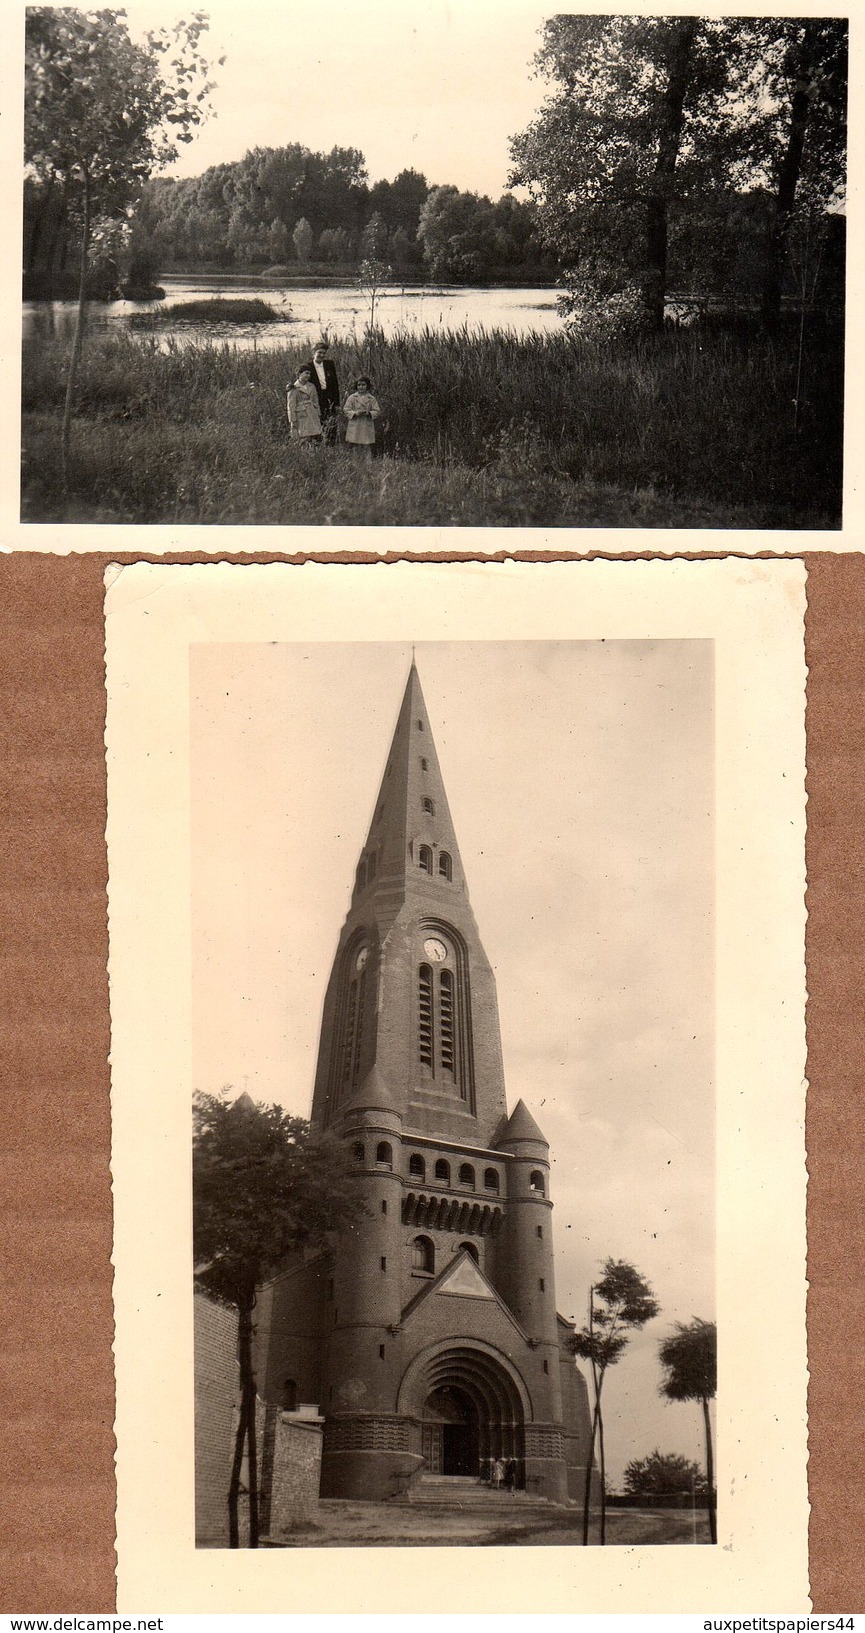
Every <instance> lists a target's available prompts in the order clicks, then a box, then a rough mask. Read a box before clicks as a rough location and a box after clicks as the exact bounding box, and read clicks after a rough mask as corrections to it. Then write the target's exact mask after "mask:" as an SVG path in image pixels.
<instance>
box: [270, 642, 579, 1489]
mask: <svg viewBox="0 0 865 1633" xmlns="http://www.w3.org/2000/svg"><path fill="white" fill-rule="evenodd" d="M312 1125H313V1127H314V1128H315V1129H318V1130H324V1129H327V1130H330V1131H332V1132H333V1133H335V1134H336V1135H337V1136H338V1138H339V1139H340V1140H342V1141H343V1142H344V1144H345V1148H346V1155H347V1158H348V1161H349V1162H350V1164H351V1170H352V1173H353V1174H354V1175H355V1176H356V1183H357V1186H358V1187H359V1189H360V1190H361V1192H362V1194H363V1196H364V1199H365V1201H366V1205H367V1212H366V1214H365V1216H364V1217H363V1219H362V1220H361V1222H360V1224H359V1225H358V1226H356V1227H355V1228H354V1229H353V1230H352V1231H351V1232H350V1233H346V1234H345V1235H344V1236H343V1237H341V1238H339V1239H338V1240H337V1241H336V1242H335V1244H334V1246H333V1249H332V1250H331V1251H329V1252H324V1253H321V1254H319V1255H317V1256H309V1255H307V1256H299V1257H298V1258H297V1259H296V1260H294V1261H292V1262H290V1263H288V1264H287V1265H286V1266H285V1267H284V1269H283V1270H282V1272H281V1273H280V1274H279V1275H278V1276H276V1277H275V1278H274V1280H273V1281H272V1282H271V1283H270V1284H269V1285H268V1286H267V1287H266V1288H264V1289H262V1291H261V1296H260V1300H259V1306H258V1358H257V1376H258V1387H259V1391H260V1393H261V1395H262V1396H263V1397H264V1398H265V1401H266V1402H268V1403H270V1404H271V1406H282V1407H283V1408H287V1409H289V1410H291V1409H292V1408H294V1407H295V1406H297V1405H298V1404H299V1403H300V1402H307V1403H314V1404H316V1405H317V1406H318V1409H319V1411H320V1413H321V1414H322V1416H323V1417H324V1420H325V1422H324V1447H323V1456H322V1472H321V1495H322V1496H323V1497H344V1498H355V1499H358V1498H360V1499H368V1500H379V1501H380V1500H382V1499H386V1498H392V1497H394V1496H398V1495H400V1494H401V1493H405V1492H407V1491H408V1490H409V1489H410V1488H412V1487H416V1486H417V1484H418V1482H423V1480H424V1478H425V1477H430V1476H435V1477H436V1480H437V1482H439V1483H440V1482H443V1481H446V1480H447V1478H448V1477H451V1478H453V1479H454V1481H455V1482H456V1481H459V1480H462V1481H465V1480H467V1479H479V1478H483V1477H484V1476H485V1475H486V1474H487V1473H488V1470H489V1467H490V1461H491V1459H494V1458H501V1459H505V1460H513V1465H514V1470H515V1479H516V1485H517V1487H518V1488H522V1489H525V1490H526V1491H527V1492H530V1493H532V1494H534V1495H536V1496H543V1497H546V1498H548V1499H551V1500H552V1501H554V1502H565V1501H567V1499H568V1496H569V1495H570V1496H573V1497H578V1496H581V1495H582V1484H583V1479H584V1471H585V1457H586V1452H587V1446H588V1428H589V1418H588V1405H587V1393H586V1386H585V1381H584V1379H583V1377H582V1374H581V1373H580V1372H579V1370H578V1369H577V1367H576V1364H575V1362H574V1359H573V1355H572V1353H571V1351H570V1348H569V1343H568V1340H569V1337H570V1335H571V1332H572V1328H571V1326H570V1324H569V1323H568V1322H566V1321H564V1320H563V1319H562V1317H561V1316H559V1315H558V1314H557V1312H556V1295H555V1280H554V1266H553V1233H552V1222H553V1213H552V1209H553V1204H552V1198H551V1195H550V1153H549V1146H548V1144H547V1141H546V1140H545V1139H544V1136H543V1134H542V1132H541V1130H540V1128H539V1127H538V1125H537V1123H536V1122H535V1120H534V1118H533V1117H532V1115H531V1113H530V1111H529V1110H528V1109H527V1107H526V1106H525V1104H524V1103H523V1101H522V1100H520V1101H518V1102H517V1104H516V1106H515V1107H514V1109H513V1111H512V1112H511V1113H510V1114H508V1110H507V1104H506V1099H505V1083H504V1071H503V1066H502V1053H501V1040H500V1035H499V1021H498V1011H497V1004H496V992H495V983H494V980H493V974H492V970H491V968H490V964H489V960H488V959H487V956H486V954H485V952H484V950H483V947H482V945H481V940H480V936H479V934H478V930H477V926H476V924H475V919H474V915H473V913H472V909H471V906H470V904H469V899H468V891H467V888H466V879H465V875H464V872H463V866H462V862H461V860H460V853H459V848H458V846H457V840H456V835H455V833H454V828H453V823H452V821H451V815H450V811H449V809H448V802H447V796H446V794H445V788H444V783H443V781H442V775H441V771H440V769H439V763H438V758H437V755H436V750H435V745H434V743H433V739H432V732H431V730H430V723H429V718H428V715H427V711H426V706H425V704H424V699H423V695H422V692H421V687H420V681H419V678H418V674H417V670H416V668H415V666H414V663H413V664H412V667H411V672H410V674H409V678H408V684H407V686H406V690H405V696H404V698H403V702H402V707H401V709H400V713H399V718H398V721H397V725H396V730H395V733H394V737H393V742H392V744H391V748H390V753H389V755H388V759H387V764H386V766H385V771H384V777H383V779H382V783H381V789H380V792H379V796H378V799H377V801H376V805H375V812H374V815H373V818H372V823H371V826H370V829H369V833H368V835H367V839H366V842H365V844H364V846H363V850H362V852H361V855H360V859H359V861H358V864H357V872H356V875H355V880H354V888H353V893H352V899H351V906H350V908H349V912H348V915H347V917H346V920H345V924H344V925H343V928H342V932H341V934H340V938H339V945H338V947H337V952H336V957H335V960H334V965H333V971H332V974H331V977H330V981H329V983H328V988H327V994H326V997H325V1002H324V1012H323V1017H322V1026H321V1041H320V1047H319V1057H318V1067H317V1072H316V1078H315V1089H314V1096H313V1105H312ZM446 1489H447V1488H446Z"/></svg>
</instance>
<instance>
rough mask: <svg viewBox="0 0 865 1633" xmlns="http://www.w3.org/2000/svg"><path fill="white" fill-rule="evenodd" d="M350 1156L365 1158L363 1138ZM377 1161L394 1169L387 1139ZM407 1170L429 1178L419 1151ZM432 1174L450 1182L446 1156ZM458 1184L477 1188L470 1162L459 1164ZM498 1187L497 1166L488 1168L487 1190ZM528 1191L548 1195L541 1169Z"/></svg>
mask: <svg viewBox="0 0 865 1633" xmlns="http://www.w3.org/2000/svg"><path fill="white" fill-rule="evenodd" d="M351 1158H352V1162H356V1163H363V1162H364V1161H365V1160H366V1148H365V1147H364V1145H363V1143H362V1141H360V1140H358V1141H356V1142H355V1144H354V1145H353V1146H352V1148H351ZM375 1164H376V1167H377V1168H393V1146H392V1145H391V1144H390V1142H389V1141H388V1140H380V1141H379V1143H378V1145H377V1146H376V1148H375ZM408 1171H409V1176H410V1178H411V1179H420V1180H425V1179H426V1162H425V1161H424V1158H423V1157H422V1156H421V1155H420V1152H419V1151H415V1152H413V1153H412V1155H411V1157H410V1158H409V1164H408ZM433 1176H434V1178H435V1179H436V1180H437V1181H438V1182H439V1184H441V1185H450V1182H451V1165H450V1163H449V1162H447V1161H446V1160H445V1158H444V1157H437V1158H436V1161H435V1167H434V1169H433ZM457 1184H458V1185H466V1186H470V1187H471V1188H472V1190H474V1188H475V1171H474V1168H473V1167H472V1165H471V1163H470V1162H461V1163H460V1165H459V1169H458V1171H457ZM498 1188H499V1176H498V1173H497V1171H496V1169H495V1168H485V1169H484V1190H485V1191H498ZM529 1190H530V1191H533V1192H534V1193H535V1195H536V1196H544V1195H545V1194H546V1186H545V1184H544V1176H543V1174H542V1173H541V1170H540V1169H539V1168H535V1169H533V1170H532V1172H531V1173H530V1174H529Z"/></svg>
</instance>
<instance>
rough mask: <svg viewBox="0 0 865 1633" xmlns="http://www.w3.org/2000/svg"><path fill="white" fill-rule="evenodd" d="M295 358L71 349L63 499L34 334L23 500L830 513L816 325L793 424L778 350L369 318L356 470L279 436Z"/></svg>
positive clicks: (202, 350)
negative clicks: (369, 445) (389, 330)
mask: <svg viewBox="0 0 865 1633" xmlns="http://www.w3.org/2000/svg"><path fill="white" fill-rule="evenodd" d="M307 354H308V348H307V346H306V344H305V343H304V344H300V343H296V344H294V345H286V346H284V347H280V348H279V349H277V350H273V351H259V352H253V353H250V352H248V351H238V350H237V349H236V348H235V347H233V346H231V345H230V344H207V343H181V342H177V341H170V342H168V343H167V344H165V345H164V346H160V345H159V343H158V342H157V340H156V339H152V338H149V337H148V338H144V339H140V338H132V337H129V336H124V335H118V336H110V337H104V338H103V337H100V338H97V339H95V340H94V341H93V342H91V343H90V344H89V345H88V347H87V349H86V351H85V355H84V359H83V362H82V369H81V379H80V387H79V404H78V407H79V418H78V422H77V425H76V427H75V429H74V432H73V469H72V482H71V493H70V498H69V501H68V502H67V501H64V500H63V498H62V495H61V494H60V493H59V491H58V487H57V476H56V466H55V460H54V456H53V454H52V451H51V450H52V439H53V437H54V434H55V429H56V422H57V421H58V416H59V413H60V410H61V407H62V383H63V358H62V355H61V352H60V350H59V349H58V347H57V345H56V344H54V343H48V344H46V343H44V342H40V343H34V345H33V346H32V348H31V347H28V349H27V351H26V354H25V369H24V382H25V383H24V409H25V450H26V459H25V486H24V504H25V514H26V515H27V516H29V517H30V519H33V520H38V519H46V520H48V519H54V520H56V519H63V518H64V517H66V518H67V519H72V518H73V517H74V518H75V519H82V518H83V517H85V516H86V515H87V514H90V515H92V517H93V519H100V517H103V518H104V514H105V512H108V513H110V514H116V515H118V516H122V518H123V519H128V520H138V521H159V520H162V521H169V520H172V521H173V520H185V521H196V520H199V521H220V520H221V521H229V520H230V521H246V520H248V521H274V522H278V521H292V520H297V521H310V520H311V521H328V520H339V521H342V522H346V521H348V522H356V523H361V524H362V523H365V522H373V521H383V520H384V521H394V522H399V521H402V522H406V523H415V524H423V523H425V522H433V521H435V522H441V521H443V520H444V521H461V520H471V521H472V522H474V523H483V522H487V521H489V522H504V523H507V522H512V521H520V522H525V523H526V524H528V525H539V524H544V523H546V524H548V525H603V524H604V523H609V524H610V525H625V526H627V525H667V526H686V525H694V526H700V525H706V526H715V527H723V526H725V525H729V526H756V527H777V526H787V527H797V526H806V525H807V526H812V527H815V526H824V527H834V526H838V525H839V522H840V483H841V453H840V445H841V418H840V412H841V411H840V402H841V380H840V361H839V356H838V352H837V348H834V347H833V345H832V344H830V343H829V342H828V341H826V340H825V337H824V339H823V341H822V342H821V343H820V344H816V343H813V344H811V345H810V346H809V347H808V348H807V349H806V359H805V364H806V366H805V390H804V392H800V397H799V412H798V423H797V416H796V412H795V407H794V401H793V399H794V396H795V394H796V370H797V361H798V358H797V351H796V348H795V347H794V346H792V345H791V346H789V347H788V346H787V345H785V344H781V343H778V344H771V343H770V342H768V341H764V340H755V339H753V338H751V339H748V338H735V337H732V336H730V335H725V334H705V335H703V334H700V333H698V332H696V331H692V332H682V333H671V334H664V335H662V336H660V337H658V338H657V339H643V340H629V341H627V342H624V341H623V342H620V343H615V342H613V341H604V342H597V341H593V342H588V341H583V342H577V341H571V340H569V339H568V338H567V337H565V336H564V335H561V336H559V335H555V336H535V337H532V338H528V339H525V338H521V337H517V336H513V335H510V334H507V333H498V334H495V335H482V334H476V333H472V332H470V331H468V330H463V331H462V332H461V333H459V334H456V335H453V334H442V333H439V332H437V331H435V330H431V329H427V330H425V331H423V332H422V333H419V334H412V335H411V336H407V335H405V336H403V335H397V336H395V337H391V338H385V337H384V336H382V335H380V334H374V335H372V336H371V337H369V339H368V344H361V343H351V342H349V343H346V344H342V345H339V346H337V347H336V348H335V355H336V360H337V364H338V367H339V371H340V376H341V380H342V383H343V387H344V389H345V390H346V391H347V389H348V387H349V385H350V383H351V381H352V379H353V377H354V376H355V375H356V374H359V373H361V372H364V373H370V374H371V375H372V378H373V384H374V389H375V391H376V394H377V396H378V398H379V401H380V402H381V404H382V409H383V418H382V423H381V428H380V448H379V452H380V453H384V454H385V455H386V459H385V460H384V462H379V461H376V463H375V465H374V466H373V467H372V469H371V470H361V469H360V466H359V463H358V462H357V461H356V460H355V459H354V456H353V455H352V454H351V453H350V452H349V451H347V450H345V451H341V452H339V453H338V454H337V456H336V458H334V457H333V456H330V455H323V456H321V458H320V459H318V460H316V456H309V455H304V454H302V453H300V452H299V450H297V449H295V448H293V447H291V446H290V445H289V443H288V435H287V423H286V418H285V387H286V384H287V383H288V382H289V381H290V380H291V379H292V378H293V377H294V374H295V372H296V369H297V365H298V364H299V363H300V362H301V361H303V360H305V358H306V356H307ZM383 478H384V479H385V480H386V487H387V489H388V493H387V504H386V506H385V507H384V510H385V512H386V514H383V511H382V503H381V501H380V498H379V495H380V489H381V483H382V480H383ZM274 489H280V491H279V493H278V494H277V495H276V497H275V496H274ZM604 494H605V495H606V498H602V495H604ZM88 507H89V508H88ZM328 507H329V508H328ZM650 516H652V517H654V516H657V517H658V519H657V520H650V519H648V518H649V517H650Z"/></svg>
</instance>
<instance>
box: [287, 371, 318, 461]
mask: <svg viewBox="0 0 865 1633" xmlns="http://www.w3.org/2000/svg"><path fill="white" fill-rule="evenodd" d="M286 406H287V408H288V423H289V425H290V426H291V436H292V440H293V441H297V442H300V443H301V444H302V445H303V446H304V447H305V448H312V447H314V446H315V444H316V443H319V442H321V414H320V412H319V407H318V392H317V391H316V389H315V386H314V385H313V383H312V375H311V373H310V371H309V369H308V368H302V369H300V370H299V371H298V375H297V379H296V380H295V382H294V385H293V386H289V387H288V395H287V399H286Z"/></svg>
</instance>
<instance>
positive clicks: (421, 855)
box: [417, 845, 433, 873]
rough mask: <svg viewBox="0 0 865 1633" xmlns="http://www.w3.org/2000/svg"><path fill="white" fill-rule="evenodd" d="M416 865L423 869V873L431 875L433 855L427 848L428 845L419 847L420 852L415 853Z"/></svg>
mask: <svg viewBox="0 0 865 1633" xmlns="http://www.w3.org/2000/svg"><path fill="white" fill-rule="evenodd" d="M417 865H418V867H419V868H422V869H423V872H424V873H432V870H433V854H432V851H431V850H430V848H429V845H421V847H420V850H419V851H418V853H417Z"/></svg>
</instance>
